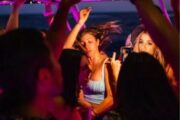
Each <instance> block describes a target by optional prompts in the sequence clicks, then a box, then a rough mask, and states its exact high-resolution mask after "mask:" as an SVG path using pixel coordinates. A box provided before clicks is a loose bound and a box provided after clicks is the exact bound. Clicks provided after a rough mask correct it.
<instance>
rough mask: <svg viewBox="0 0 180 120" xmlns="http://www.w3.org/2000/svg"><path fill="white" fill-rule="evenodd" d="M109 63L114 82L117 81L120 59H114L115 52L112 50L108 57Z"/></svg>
mask: <svg viewBox="0 0 180 120" xmlns="http://www.w3.org/2000/svg"><path fill="white" fill-rule="evenodd" d="M110 65H111V69H112V73H113V76H114V78H115V80H116V81H114V82H117V80H118V76H119V72H120V69H121V61H120V60H116V52H113V55H112V58H111V59H110Z"/></svg>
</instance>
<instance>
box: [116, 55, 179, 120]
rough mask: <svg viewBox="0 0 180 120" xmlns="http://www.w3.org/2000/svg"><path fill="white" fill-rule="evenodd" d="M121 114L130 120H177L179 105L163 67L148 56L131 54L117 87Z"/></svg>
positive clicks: (122, 70)
mask: <svg viewBox="0 0 180 120" xmlns="http://www.w3.org/2000/svg"><path fill="white" fill-rule="evenodd" d="M117 98H118V110H119V111H120V113H121V115H122V117H123V118H125V119H126V120H169V119H171V120H176V119H178V101H177V99H176V97H175V96H174V94H173V91H172V89H171V87H170V85H169V82H168V79H167V77H166V74H165V71H164V69H163V67H162V66H161V65H160V64H159V62H158V61H157V60H156V59H155V58H154V57H152V56H151V55H149V54H147V53H143V52H142V53H131V54H129V55H128V57H127V58H126V60H125V62H124V63H123V64H122V67H121V71H120V74H119V78H118V83H117Z"/></svg>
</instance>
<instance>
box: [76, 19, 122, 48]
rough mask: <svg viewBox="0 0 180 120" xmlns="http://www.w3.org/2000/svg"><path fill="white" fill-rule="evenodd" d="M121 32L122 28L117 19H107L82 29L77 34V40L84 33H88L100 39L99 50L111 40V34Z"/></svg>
mask: <svg viewBox="0 0 180 120" xmlns="http://www.w3.org/2000/svg"><path fill="white" fill-rule="evenodd" d="M121 32H122V29H121V27H120V25H118V21H109V22H105V23H102V24H98V25H93V26H90V27H87V28H85V29H83V30H82V31H81V32H80V33H79V35H78V40H79V41H80V40H81V37H82V36H83V35H84V34H86V33H90V34H91V35H93V36H94V37H95V38H96V39H99V40H100V50H102V49H104V48H105V47H106V46H107V45H108V44H109V43H111V42H112V39H111V36H112V35H115V34H120V33H121Z"/></svg>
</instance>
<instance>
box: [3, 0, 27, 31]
mask: <svg viewBox="0 0 180 120" xmlns="http://www.w3.org/2000/svg"><path fill="white" fill-rule="evenodd" d="M24 2H25V0H15V2H14V4H13V6H12V12H11V14H10V16H9V19H8V22H7V25H6V28H5V32H8V31H10V30H13V29H17V28H18V27H19V10H20V8H21V6H22V5H23V4H24Z"/></svg>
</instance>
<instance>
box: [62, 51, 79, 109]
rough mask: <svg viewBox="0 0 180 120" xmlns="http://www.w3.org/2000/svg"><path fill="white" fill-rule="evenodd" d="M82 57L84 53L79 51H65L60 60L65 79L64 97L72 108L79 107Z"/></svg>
mask: <svg viewBox="0 0 180 120" xmlns="http://www.w3.org/2000/svg"><path fill="white" fill-rule="evenodd" d="M82 55H83V53H82V52H81V51H79V50H74V49H64V50H63V52H62V54H61V57H60V59H59V63H60V64H61V67H62V76H63V79H64V80H63V89H62V96H63V98H64V100H65V103H66V104H68V105H70V106H71V107H75V106H77V98H78V93H79V71H80V61H81V57H82Z"/></svg>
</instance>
